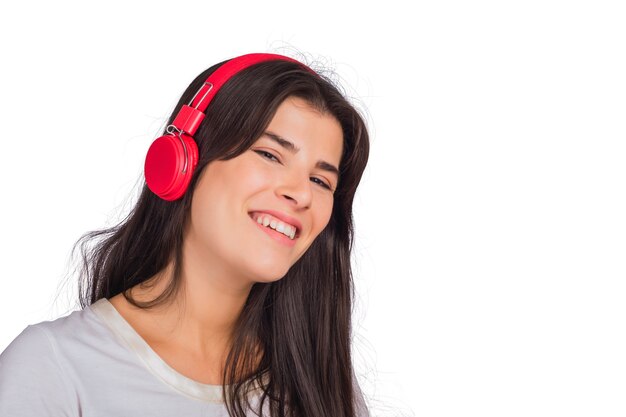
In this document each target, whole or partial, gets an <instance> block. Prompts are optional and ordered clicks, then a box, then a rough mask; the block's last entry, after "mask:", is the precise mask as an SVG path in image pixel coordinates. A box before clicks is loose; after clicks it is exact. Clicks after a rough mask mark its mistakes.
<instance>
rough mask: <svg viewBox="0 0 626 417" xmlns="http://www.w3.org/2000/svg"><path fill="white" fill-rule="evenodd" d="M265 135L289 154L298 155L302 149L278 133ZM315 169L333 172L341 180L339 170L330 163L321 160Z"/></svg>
mask: <svg viewBox="0 0 626 417" xmlns="http://www.w3.org/2000/svg"><path fill="white" fill-rule="evenodd" d="M263 135H265V136H267V137H268V138H270V139H272V140H273V141H274V142H276V143H278V144H279V145H280V146H282V147H283V148H285V149H287V150H288V151H289V152H291V153H293V154H296V153H298V152H299V151H300V148H298V147H297V146H296V145H295V144H294V143H293V142H290V141H288V140H287V139H285V138H283V137H280V136H279V135H277V134H276V133H273V132H270V131H268V130H266V131H265V132H263ZM315 167H316V168H319V169H322V170H324V171H328V172H332V173H333V174H335V175H336V176H337V178H339V170H338V169H337V167H336V166H334V165H333V164H331V163H330V162H326V161H323V160H321V159H320V160H319V161H317V163H316V164H315Z"/></svg>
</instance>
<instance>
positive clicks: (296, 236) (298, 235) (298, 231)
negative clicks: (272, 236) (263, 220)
mask: <svg viewBox="0 0 626 417" xmlns="http://www.w3.org/2000/svg"><path fill="white" fill-rule="evenodd" d="M253 213H254V212H252V211H251V212H248V216H249V217H250V218H251V219H252V221H253V222H255V223H257V221H256V220H255V219H254V215H253ZM289 226H292V227H294V226H293V225H289ZM263 227H267V228H269V229H271V230H273V231H275V232H276V233H280V234H281V235H283V236H285V237H286V238H288V239H289V237H288V236H286V235H284V234H283V233H281V232H279V231H278V230H276V229H272V228H271V227H269V226H263ZM299 237H300V228H298V227H296V233H295V234H294V237H293V239H292V240H294V241H295V240H296V239H298V238H299Z"/></svg>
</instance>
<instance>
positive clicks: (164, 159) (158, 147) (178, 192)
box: [144, 134, 198, 201]
mask: <svg viewBox="0 0 626 417" xmlns="http://www.w3.org/2000/svg"><path fill="white" fill-rule="evenodd" d="M180 137H182V139H183V140H184V141H185V145H186V146H187V155H188V160H187V169H186V171H185V172H184V173H183V168H184V167H185V149H184V148H183V144H182V142H181V139H180ZM180 137H179V136H174V135H165V136H161V137H159V138H158V139H156V140H155V141H154V142H153V143H152V145H150V149H148V154H147V155H146V161H145V164H144V175H145V178H146V184H147V185H148V188H149V189H150V190H151V191H152V192H153V193H155V194H156V195H158V196H159V197H161V198H162V199H164V200H167V201H174V200H178V199H179V198H180V197H182V195H183V194H185V190H186V189H187V187H188V186H189V182H190V181H191V177H192V175H193V171H194V169H195V168H196V165H197V164H198V146H197V145H196V142H195V141H194V140H193V138H191V137H189V136H187V135H184V134H183V135H181V136H180Z"/></svg>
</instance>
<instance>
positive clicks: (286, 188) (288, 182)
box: [276, 174, 315, 207]
mask: <svg viewBox="0 0 626 417" xmlns="http://www.w3.org/2000/svg"><path fill="white" fill-rule="evenodd" d="M311 185H315V184H313V183H312V182H311V181H310V180H309V175H308V174H302V175H296V174H292V175H288V176H285V177H283V178H282V180H281V183H280V186H279V187H277V188H276V193H277V194H278V196H279V197H280V198H282V197H286V198H288V199H290V200H293V201H294V203H295V204H296V205H297V206H301V207H308V206H309V205H310V204H311V198H312V190H311Z"/></svg>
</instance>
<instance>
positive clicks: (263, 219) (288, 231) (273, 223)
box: [256, 214, 296, 239]
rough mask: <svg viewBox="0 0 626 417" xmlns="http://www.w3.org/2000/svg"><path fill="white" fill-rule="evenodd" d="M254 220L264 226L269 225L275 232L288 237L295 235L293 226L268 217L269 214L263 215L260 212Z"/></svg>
mask: <svg viewBox="0 0 626 417" xmlns="http://www.w3.org/2000/svg"><path fill="white" fill-rule="evenodd" d="M256 222H257V223H259V224H262V225H263V226H266V227H267V226H269V227H271V228H272V229H274V230H276V231H277V232H280V233H282V234H284V235H285V236H287V237H289V238H290V239H293V238H294V237H295V235H296V228H295V227H293V226H290V225H288V224H285V223H283V222H281V221H278V220H276V219H274V218H270V217H269V216H264V215H262V214H261V215H260V216H259V217H257V219H256Z"/></svg>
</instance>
